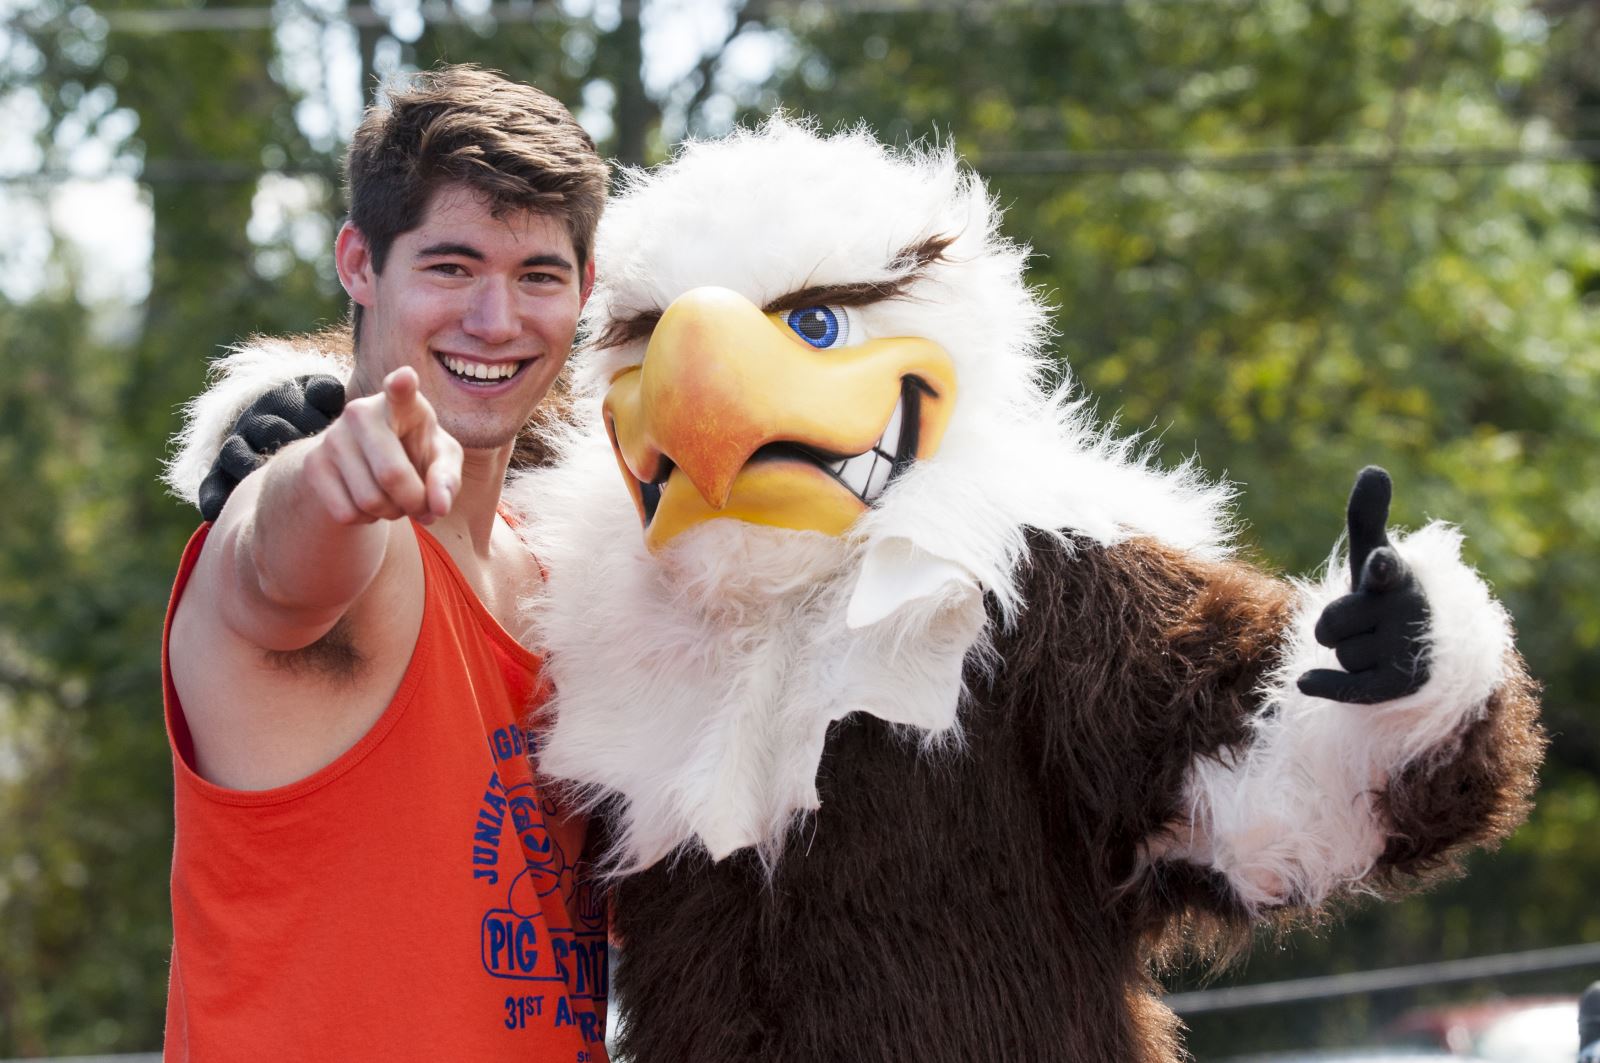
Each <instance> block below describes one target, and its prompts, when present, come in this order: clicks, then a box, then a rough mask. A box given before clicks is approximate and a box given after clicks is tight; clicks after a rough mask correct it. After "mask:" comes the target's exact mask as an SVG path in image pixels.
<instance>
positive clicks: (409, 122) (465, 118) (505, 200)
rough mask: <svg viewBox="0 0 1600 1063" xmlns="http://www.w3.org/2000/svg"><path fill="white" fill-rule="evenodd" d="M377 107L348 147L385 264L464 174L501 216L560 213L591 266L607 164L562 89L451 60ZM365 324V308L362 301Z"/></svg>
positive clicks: (361, 202) (350, 188) (353, 194)
mask: <svg viewBox="0 0 1600 1063" xmlns="http://www.w3.org/2000/svg"><path fill="white" fill-rule="evenodd" d="M386 96H387V99H386V100H385V101H384V102H382V103H379V104H375V105H373V106H372V107H370V108H368V109H367V114H366V117H365V118H363V119H362V121H361V125H360V126H359V127H358V128H357V129H356V132H355V136H354V137H352V138H351V140H350V152H349V154H348V155H347V156H346V157H345V194H346V198H347V199H348V201H349V203H350V222H351V224H353V225H354V226H355V227H356V228H357V229H360V230H361V234H362V235H363V236H364V237H366V241H367V246H368V247H369V248H370V249H371V254H372V266H373V269H374V271H376V272H379V273H381V272H383V267H384V263H385V261H386V260H387V259H388V257H389V249H390V248H391V247H392V246H393V244H394V241H395V238H396V237H397V236H400V235H401V234H402V233H407V232H410V231H411V230H412V229H414V228H416V227H417V226H418V225H420V224H421V223H422V216H423V213H424V212H425V211H426V210H427V207H428V200H429V197H430V196H432V195H433V193H434V192H435V191H437V190H438V189H439V188H440V187H441V186H443V185H447V184H462V185H466V186H467V187H469V188H471V189H473V190H474V191H475V192H477V193H479V194H480V195H482V196H483V197H484V198H485V199H486V200H487V201H488V203H489V207H490V210H491V211H492V212H493V213H494V214H495V216H496V217H498V216H500V215H502V214H505V213H509V212H512V211H522V210H528V211H534V212H536V213H539V214H544V215H548V216H550V217H553V218H559V219H560V220H561V221H563V222H564V223H565V224H566V226H567V232H568V234H569V235H570V236H571V237H572V249H573V251H575V252H576V253H577V256H578V269H579V271H580V272H581V271H582V270H583V268H584V265H585V264H586V263H587V262H588V261H589V254H590V252H591V251H592V250H593V249H594V231H595V226H596V225H598V224H599V222H600V210H601V208H602V207H603V206H604V205H605V199H606V165H605V163H604V162H602V161H601V159H600V155H599V153H598V152H597V151H596V150H595V146H594V141H593V140H591V139H590V137H589V134H588V133H585V132H584V131H583V127H582V126H580V125H578V123H577V121H576V120H575V119H574V118H573V117H572V114H571V113H570V112H569V111H568V110H567V109H566V108H565V107H563V106H562V105H561V103H560V102H559V101H558V100H556V99H555V98H554V97H552V96H550V95H548V94H546V93H543V92H540V91H539V90H538V89H536V88H534V87H533V86H531V85H522V84H518V83H517V82H515V81H511V80H508V79H507V78H505V77H503V76H502V75H500V74H498V73H496V72H495V71H492V70H484V69H481V68H479V67H475V66H470V65H458V66H443V67H439V68H438V69H436V70H430V71H426V72H424V73H421V74H418V75H416V76H414V77H413V78H411V79H410V80H409V81H407V82H404V83H401V84H396V85H391V86H390V87H389V88H388V91H387V93H386ZM353 320H354V323H355V326H356V329H357V331H358V333H359V330H360V326H361V308H360V307H359V306H357V307H356V308H355V310H354V318H353Z"/></svg>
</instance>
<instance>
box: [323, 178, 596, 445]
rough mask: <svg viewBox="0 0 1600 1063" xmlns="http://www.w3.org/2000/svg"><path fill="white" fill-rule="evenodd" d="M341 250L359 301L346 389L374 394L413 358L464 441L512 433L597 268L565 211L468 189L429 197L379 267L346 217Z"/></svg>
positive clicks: (347, 281)
mask: <svg viewBox="0 0 1600 1063" xmlns="http://www.w3.org/2000/svg"><path fill="white" fill-rule="evenodd" d="M336 254H337V260H338V264H339V276H340V279H341V280H342V281H343V282H344V286H345V289H346V291H348V292H349V293H350V297H351V298H352V299H354V300H355V301H356V302H357V303H358V304H360V305H361V307H362V308H363V310H364V313H363V316H362V322H361V337H360V341H359V343H358V344H357V352H356V372H355V376H354V377H353V378H352V380H351V386H350V394H351V396H352V397H356V396H359V395H368V394H373V393H375V392H376V391H377V390H378V389H379V388H380V387H381V386H382V381H383V378H384V376H385V375H387V374H388V373H389V372H391V371H392V370H395V369H398V368H400V367H401V366H404V365H409V366H412V367H414V368H415V369H416V370H417V374H418V376H419V377H420V378H421V382H422V393H423V395H425V396H426V397H427V398H428V400H429V402H431V403H432V404H433V407H434V409H435V411H436V412H437V414H438V417H439V423H440V425H441V426H442V427H443V428H444V429H445V430H446V431H448V432H449V433H450V434H451V435H453V436H455V438H456V439H457V440H458V441H459V442H460V443H461V445H462V446H463V447H466V448H468V449H493V448H496V447H500V446H504V445H506V444H508V443H510V442H511V441H512V440H513V439H515V437H516V434H517V432H518V430H519V429H520V428H521V427H522V425H523V424H524V423H525V422H526V421H527V419H528V417H529V416H530V415H531V414H532V412H533V409H534V407H535V406H537V405H538V403H539V400H540V399H542V398H543V397H544V395H545V393H546V392H547V391H548V390H549V388H550V385H551V383H552V382H553V381H554V380H555V378H556V375H557V374H558V373H560V372H561V367H562V366H563V365H564V364H565V363H566V360H567V356H568V354H570V353H571V350H572V339H573V334H574V333H575V332H576V330H577V327H578V313H579V311H580V310H581V309H582V307H583V302H584V299H585V298H587V296H588V292H589V287H590V284H591V282H592V280H593V275H594V273H593V267H592V265H589V266H586V267H585V268H581V269H580V267H579V264H578V260H577V255H576V254H575V253H574V251H573V246H572V237H571V235H570V234H569V233H568V231H567V227H566V225H565V224H564V223H563V221H562V220H561V219H559V218H556V217H552V216H550V215H547V214H538V213H534V212H532V211H517V212H511V213H507V214H503V215H501V216H500V217H495V216H494V214H493V213H492V212H491V210H490V208H489V206H488V204H487V202H486V201H485V200H484V199H483V198H482V197H481V196H479V195H478V194H476V193H474V192H473V191H471V190H469V189H467V188H465V187H462V186H446V187H444V188H442V189H440V190H439V191H438V192H436V193H435V194H434V195H433V198H432V199H431V200H430V201H429V204H428V208H427V210H426V211H425V212H424V214H423V218H422V222H421V224H420V225H418V226H417V227H416V228H414V229H412V230H410V231H409V232H405V233H402V234H400V235H399V236H397V237H396V238H395V240H394V243H393V245H392V246H391V247H390V249H389V255H388V258H387V260H386V261H385V263H384V268H383V271H382V272H381V273H378V272H376V271H374V270H373V268H372V258H371V254H370V249H369V248H368V246H367V244H366V241H365V239H364V238H363V236H362V235H361V233H360V231H359V230H357V229H355V228H353V227H351V226H350V225H348V224H347V225H346V226H345V228H344V229H342V230H341V231H340V233H339V242H338V247H337V252H336Z"/></svg>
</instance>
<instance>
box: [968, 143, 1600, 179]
mask: <svg viewBox="0 0 1600 1063" xmlns="http://www.w3.org/2000/svg"><path fill="white" fill-rule="evenodd" d="M969 161H970V162H971V163H972V165H973V167H974V168H975V169H977V170H979V171H981V172H983V173H986V174H1049V175H1058V174H1079V173H1113V174H1116V173H1131V172H1134V171H1139V170H1165V171H1171V170H1222V171H1261V170H1377V169H1388V168H1391V167H1399V168H1406V169H1433V170H1438V169H1445V170H1454V169H1462V168H1465V167H1505V166H1516V165H1519V164H1521V163H1554V164H1561V163H1593V162H1600V140H1576V141H1569V142H1567V143H1565V144H1556V145H1551V146H1550V147H1547V148H1493V147H1453V146H1423V147H1412V148H1394V149H1382V150H1379V149H1360V148H1345V147H1339V146H1335V145H1324V144H1312V145H1306V146H1303V147H1284V148H1255V149H1246V150H1243V151H1203V150H1202V151H1160V150H1149V151H1146V150H1131V151H1115V150H1113V151H988V152H983V153H981V154H977V155H974V156H971V157H969Z"/></svg>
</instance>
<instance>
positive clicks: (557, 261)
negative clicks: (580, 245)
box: [522, 254, 572, 273]
mask: <svg viewBox="0 0 1600 1063" xmlns="http://www.w3.org/2000/svg"><path fill="white" fill-rule="evenodd" d="M532 266H549V267H551V268H554V269H564V270H566V271H567V272H568V273H571V272H572V263H571V262H568V261H567V260H566V259H565V258H563V257H562V256H560V255H554V254H551V255H530V256H528V257H527V258H525V259H523V260H522V267H523V268H524V269H527V268H530V267H532Z"/></svg>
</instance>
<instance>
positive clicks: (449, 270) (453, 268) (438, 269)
mask: <svg viewBox="0 0 1600 1063" xmlns="http://www.w3.org/2000/svg"><path fill="white" fill-rule="evenodd" d="M428 269H429V270H430V271H431V272H433V273H438V274H440V275H442V276H445V277H465V276H466V275H467V271H466V269H465V268H464V267H462V265H461V264H460V263H459V262H435V263H434V264H433V265H431V266H429V267H428Z"/></svg>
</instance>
